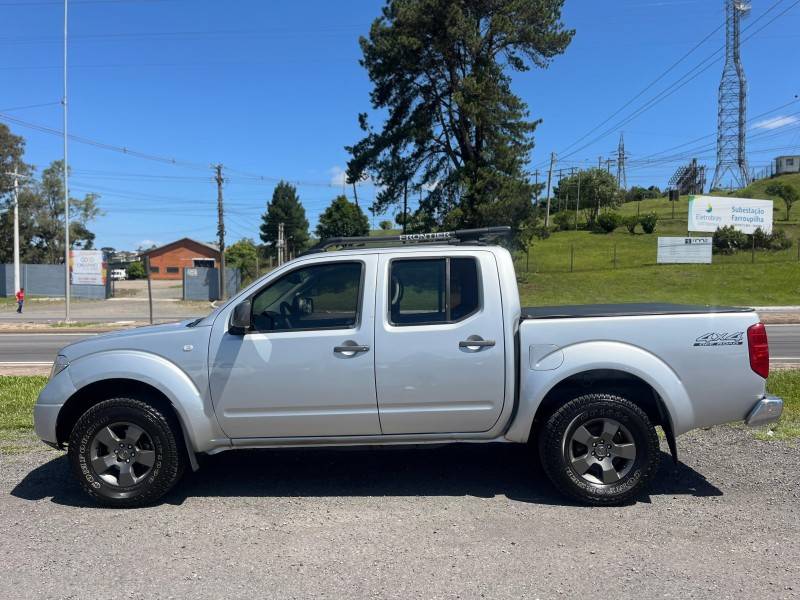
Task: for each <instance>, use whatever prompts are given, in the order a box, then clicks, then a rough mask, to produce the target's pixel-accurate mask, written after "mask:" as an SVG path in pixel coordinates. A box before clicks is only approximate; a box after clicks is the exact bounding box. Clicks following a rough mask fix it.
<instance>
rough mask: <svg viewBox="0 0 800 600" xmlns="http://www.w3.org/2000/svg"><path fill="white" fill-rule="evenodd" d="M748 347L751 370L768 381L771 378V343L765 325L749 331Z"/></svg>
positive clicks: (751, 327) (752, 327) (753, 326)
mask: <svg viewBox="0 0 800 600" xmlns="http://www.w3.org/2000/svg"><path fill="white" fill-rule="evenodd" d="M747 346H748V348H749V349H750V368H751V369H753V371H755V372H756V373H758V374H759V375H761V377H763V378H764V379H766V378H767V377H769V342H768V341H767V328H766V327H764V324H763V323H756V324H755V325H751V326H750V327H749V328H748V329H747Z"/></svg>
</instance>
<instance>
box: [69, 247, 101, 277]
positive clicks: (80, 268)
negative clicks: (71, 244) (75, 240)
mask: <svg viewBox="0 0 800 600" xmlns="http://www.w3.org/2000/svg"><path fill="white" fill-rule="evenodd" d="M69 272H70V283H71V284H72V285H105V284H106V265H105V264H104V263H103V252H102V250H70V251H69Z"/></svg>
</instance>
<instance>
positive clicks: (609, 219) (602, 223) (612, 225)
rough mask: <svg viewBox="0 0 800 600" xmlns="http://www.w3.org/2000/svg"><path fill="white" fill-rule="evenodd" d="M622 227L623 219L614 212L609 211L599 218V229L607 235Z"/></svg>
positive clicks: (601, 214)
mask: <svg viewBox="0 0 800 600" xmlns="http://www.w3.org/2000/svg"><path fill="white" fill-rule="evenodd" d="M620 225H622V217H621V216H620V215H619V213H616V212H614V211H611V210H609V211H606V212H603V213H600V214H599V215H598V216H597V227H598V228H599V229H600V231H604V232H605V233H611V232H612V231H614V230H615V229H616V228H617V227H619V226H620Z"/></svg>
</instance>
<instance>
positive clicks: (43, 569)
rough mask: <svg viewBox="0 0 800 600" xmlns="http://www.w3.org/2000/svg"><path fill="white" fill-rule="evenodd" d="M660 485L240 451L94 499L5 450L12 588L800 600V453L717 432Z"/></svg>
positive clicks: (519, 451) (41, 594) (484, 464)
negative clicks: (170, 484)
mask: <svg viewBox="0 0 800 600" xmlns="http://www.w3.org/2000/svg"><path fill="white" fill-rule="evenodd" d="M679 449H680V451H681V458H682V460H683V464H681V465H680V466H678V467H674V466H673V465H672V463H671V461H670V460H669V459H668V457H667V455H666V454H665V455H663V457H662V458H663V459H664V460H663V462H662V468H661V472H660V474H659V478H658V481H657V483H656V485H655V487H654V489H653V490H652V493H651V494H650V496H649V497H647V498H643V499H641V500H640V501H639V502H637V503H636V504H633V505H630V506H625V507H619V508H586V507H581V506H575V505H572V504H570V503H569V502H565V501H564V500H563V499H562V498H561V497H559V496H557V495H556V494H555V492H554V491H553V489H552V488H551V486H550V485H549V483H548V482H547V481H546V480H545V478H544V476H543V475H542V473H541V471H540V470H538V469H532V468H531V466H530V465H531V456H530V455H529V453H528V451H527V449H526V448H524V447H516V446H505V445H496V446H476V445H472V446H470V445H459V446H447V447H441V448H426V449H414V450H405V451H402V450H396V449H379V450H373V451H365V450H284V451H246V452H245V451H240V452H231V453H227V454H222V455H219V456H216V457H209V458H206V459H205V460H204V461H203V468H202V469H201V471H200V472H199V473H197V474H190V475H188V476H187V477H186V478H185V479H184V480H183V481H182V482H181V484H179V487H178V489H177V490H176V491H174V492H173V493H172V494H171V495H170V496H168V497H167V500H166V502H165V503H164V504H162V505H160V506H156V507H151V508H145V509H139V510H128V511H123V510H111V509H98V508H94V507H92V506H89V505H87V504H86V502H85V500H84V498H83V496H82V495H81V493H80V492H79V490H78V489H77V487H76V485H75V484H74V483H73V482H72V481H71V479H70V477H69V475H68V473H67V464H66V459H65V458H64V456H63V454H62V453H59V452H55V451H49V450H40V449H38V447H36V446H34V447H33V448H29V449H27V450H24V451H22V452H21V453H19V454H13V455H5V456H0V598H22V597H32V598H100V597H102V598H169V597H192V598H220V597H230V598H235V597H261V598H272V597H276V598H300V597H326V598H484V597H485V598H539V597H540V598H560V597H563V598H572V597H600V598H637V599H639V598H656V597H658V598H696V597H697V598H699V597H703V598H710V597H713V598H800V566H798V565H799V564H800V513H799V512H798V499H799V498H800V486H798V483H797V474H798V457H799V456H800V451H799V450H798V448H797V447H792V446H790V445H787V444H783V443H780V442H760V441H757V440H755V439H753V437H752V436H751V435H750V433H748V432H747V431H746V430H743V429H736V428H729V427H720V428H715V429H713V430H710V431H698V432H694V433H691V434H689V435H687V436H684V437H683V438H681V439H680V440H679Z"/></svg>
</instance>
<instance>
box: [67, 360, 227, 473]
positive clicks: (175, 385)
mask: <svg viewBox="0 0 800 600" xmlns="http://www.w3.org/2000/svg"><path fill="white" fill-rule="evenodd" d="M68 372H69V375H70V378H71V379H72V382H73V384H74V386H75V388H76V392H75V393H76V394H78V393H80V391H81V390H82V389H84V388H86V387H87V386H89V385H92V384H95V383H100V382H102V381H106V380H117V379H122V380H131V381H136V382H138V383H142V384H145V385H147V386H150V387H152V388H154V389H155V390H157V391H158V392H160V393H161V394H162V395H163V396H164V397H165V398H166V399H167V400H168V401H169V403H170V405H171V406H172V408H173V409H174V411H175V414H176V415H177V417H178V420H179V422H180V425H181V429H182V431H183V435H184V438H185V439H186V444H187V449H188V450H191V452H190V454H192V455H193V453H194V452H205V451H208V450H210V449H212V448H213V447H216V446H219V441H220V439H222V438H225V437H226V436H225V435H224V434H223V433H222V431H221V429H220V428H219V424H218V423H217V418H216V415H215V414H214V409H213V407H212V405H211V402H210V400H208V397H207V396H208V395H207V393H206V394H203V393H202V392H201V391H200V390H199V389H198V387H197V386H196V385H195V383H194V382H193V381H192V379H191V378H190V377H189V376H188V375H187V374H186V373H185V372H184V371H183V370H182V369H181V368H180V367H178V366H177V365H176V364H175V363H173V362H171V361H169V360H167V359H165V358H163V357H161V356H158V355H155V354H152V353H149V352H142V351H137V350H112V351H106V352H99V353H96V354H90V355H87V356H84V357H81V358H79V359H77V360H75V361H73V362H71V363H70V365H69V367H68ZM190 458H191V460H192V461H193V465H192V466H193V467H194V466H195V463H194V457H193V456H190Z"/></svg>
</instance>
